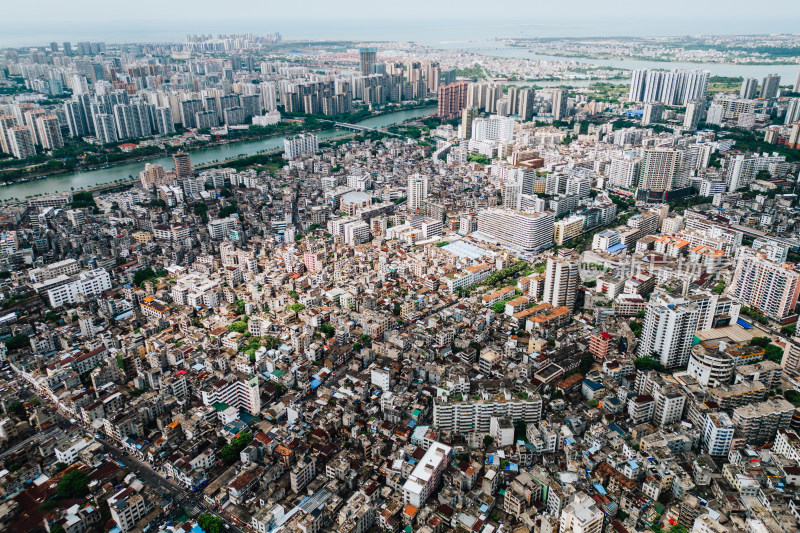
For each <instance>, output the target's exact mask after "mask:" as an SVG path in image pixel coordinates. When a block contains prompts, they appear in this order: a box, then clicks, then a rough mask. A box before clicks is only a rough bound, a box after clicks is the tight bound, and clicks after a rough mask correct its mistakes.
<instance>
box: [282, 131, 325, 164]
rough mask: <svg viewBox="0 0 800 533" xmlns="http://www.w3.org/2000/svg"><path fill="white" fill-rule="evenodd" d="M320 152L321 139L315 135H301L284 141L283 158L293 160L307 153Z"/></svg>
mask: <svg viewBox="0 0 800 533" xmlns="http://www.w3.org/2000/svg"><path fill="white" fill-rule="evenodd" d="M317 150H319V137H318V136H317V135H316V134H314V133H301V134H299V135H294V136H292V137H286V138H284V139H283V158H284V159H286V160H289V161H290V160H292V159H294V158H296V157H300V155H301V154H303V153H305V152H310V153H314V152H316V151H317Z"/></svg>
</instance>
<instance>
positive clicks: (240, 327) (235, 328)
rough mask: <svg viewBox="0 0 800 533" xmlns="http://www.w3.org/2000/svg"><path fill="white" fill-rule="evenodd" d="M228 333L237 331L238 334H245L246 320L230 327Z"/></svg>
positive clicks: (238, 321) (234, 323)
mask: <svg viewBox="0 0 800 533" xmlns="http://www.w3.org/2000/svg"><path fill="white" fill-rule="evenodd" d="M228 331H236V332H238V333H244V332H245V331H247V322H245V321H244V320H237V321H236V322H233V323H231V324H229V325H228Z"/></svg>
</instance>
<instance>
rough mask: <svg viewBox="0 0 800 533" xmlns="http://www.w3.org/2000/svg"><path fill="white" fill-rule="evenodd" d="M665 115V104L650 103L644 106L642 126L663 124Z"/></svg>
mask: <svg viewBox="0 0 800 533" xmlns="http://www.w3.org/2000/svg"><path fill="white" fill-rule="evenodd" d="M663 114H664V104H661V103H657V102H648V103H646V104H644V111H643V112H642V126H649V125H650V124H655V123H656V122H661V115H663Z"/></svg>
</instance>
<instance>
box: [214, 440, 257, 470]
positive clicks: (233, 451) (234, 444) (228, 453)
mask: <svg viewBox="0 0 800 533" xmlns="http://www.w3.org/2000/svg"><path fill="white" fill-rule="evenodd" d="M252 440H253V435H251V434H250V433H242V434H240V435H239V436H237V437H234V438H233V440H231V442H230V443H228V444H226V445H225V446H223V447H222V449H221V450H220V452H219V456H220V459H222V460H223V461H225V462H226V463H228V464H232V463H235V462H236V461H238V460H239V453H240V452H241V451H242V450H244V449H245V448H247V445H248V444H250V441H252Z"/></svg>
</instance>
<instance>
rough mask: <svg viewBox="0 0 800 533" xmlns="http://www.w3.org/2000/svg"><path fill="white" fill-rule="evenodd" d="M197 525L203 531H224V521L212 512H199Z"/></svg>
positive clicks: (212, 532) (220, 532) (215, 532)
mask: <svg viewBox="0 0 800 533" xmlns="http://www.w3.org/2000/svg"><path fill="white" fill-rule="evenodd" d="M197 525H198V526H200V529H202V530H203V531H205V533H225V521H224V520H222V519H221V518H220V517H218V516H214V515H212V514H208V513H205V514H201V515H200V516H198V517H197Z"/></svg>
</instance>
